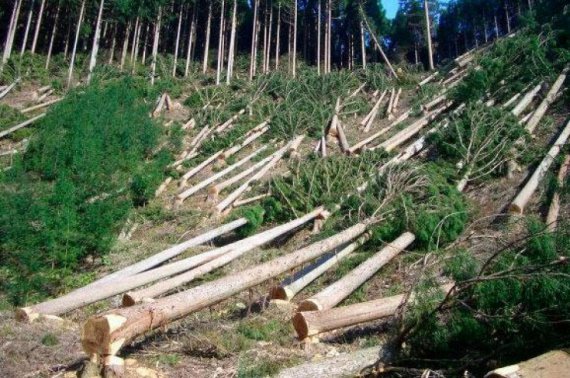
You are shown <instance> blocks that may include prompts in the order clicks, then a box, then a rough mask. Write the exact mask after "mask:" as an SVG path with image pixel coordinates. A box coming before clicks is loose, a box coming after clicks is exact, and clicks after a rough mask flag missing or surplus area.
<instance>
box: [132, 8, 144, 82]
mask: <svg viewBox="0 0 570 378" xmlns="http://www.w3.org/2000/svg"><path fill="white" fill-rule="evenodd" d="M141 25H142V22H141V21H140V18H139V17H138V16H137V18H136V19H135V28H134V31H133V41H132V43H131V72H134V68H135V67H134V64H135V50H136V48H137V40H138V37H139V33H140V30H141V29H140V27H141Z"/></svg>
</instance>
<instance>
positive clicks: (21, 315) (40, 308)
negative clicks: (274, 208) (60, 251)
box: [16, 218, 248, 321]
mask: <svg viewBox="0 0 570 378" xmlns="http://www.w3.org/2000/svg"><path fill="white" fill-rule="evenodd" d="M247 222H248V221H247V219H245V218H239V219H236V220H235V221H233V222H230V223H227V224H225V225H222V226H220V227H218V228H215V229H213V230H210V231H208V232H205V233H203V234H201V235H198V236H196V237H193V238H192V239H189V240H187V241H185V242H182V243H180V244H176V245H174V246H172V247H170V248H168V249H165V250H164V251H162V252H159V253H157V254H155V255H152V256H150V257H148V258H146V259H144V260H141V261H139V262H138V263H135V264H133V265H129V266H127V267H125V268H123V269H120V270H118V271H116V272H114V273H111V274H109V275H107V276H105V277H103V278H101V279H99V280H97V281H95V282H92V283H90V284H89V285H87V286H84V287H82V288H79V289H76V290H74V291H72V292H70V293H68V294H66V295H64V296H61V297H59V298H55V299H52V300H48V301H46V302H43V303H39V304H37V305H34V306H30V307H24V308H21V309H19V310H18V311H17V313H16V317H17V318H18V319H19V320H25V321H33V320H34V319H36V318H38V317H39V316H40V315H60V314H63V313H66V312H68V311H71V310H74V309H76V308H79V307H82V306H84V305H86V304H89V303H93V302H95V301H97V300H99V299H104V298H106V297H105V296H103V297H101V295H100V294H98V295H99V298H94V297H93V295H92V293H94V292H95V293H99V292H100V291H101V289H100V288H102V287H105V286H113V282H116V281H122V280H123V279H125V278H127V277H132V276H135V275H137V274H139V273H141V272H145V271H147V270H149V269H152V268H154V267H155V266H158V265H160V264H162V263H163V262H165V261H167V260H170V259H172V258H174V257H176V256H178V255H180V254H181V253H183V252H185V251H186V250H188V249H189V248H192V247H195V246H198V245H200V244H204V243H206V242H208V241H210V240H213V239H215V238H217V237H218V236H220V235H224V234H226V233H228V232H231V231H233V230H235V229H237V228H239V227H241V226H243V225H245V224H246V223H247ZM206 253H208V252H206ZM203 255H204V254H201V255H196V256H193V257H191V258H189V259H193V261H196V260H200V258H199V256H203ZM202 260H203V259H202ZM202 260H201V261H202ZM206 261H207V260H206ZM127 290H129V289H126V290H124V291H127ZM120 293H121V291H119V292H116V293H115V294H120ZM115 294H111V295H115ZM105 295H106V294H105Z"/></svg>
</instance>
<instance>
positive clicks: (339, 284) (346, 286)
mask: <svg viewBox="0 0 570 378" xmlns="http://www.w3.org/2000/svg"><path fill="white" fill-rule="evenodd" d="M415 239H416V237H415V235H414V234H412V233H411V232H404V233H403V234H402V235H400V236H399V237H398V238H396V239H395V240H394V241H393V242H391V243H389V244H388V245H387V246H386V247H384V248H382V249H381V250H380V251H378V252H377V253H376V254H375V255H374V256H372V257H370V258H369V259H368V260H366V261H364V262H363V263H362V264H360V265H358V266H357V267H356V268H354V269H353V270H351V271H350V272H349V273H348V274H347V275H345V276H344V277H343V278H341V279H340V280H338V281H336V282H335V283H334V284H332V285H330V286H328V287H326V288H325V289H324V290H321V291H320V292H319V293H317V294H315V295H313V296H312V297H310V298H309V299H306V300H304V301H302V302H301V303H299V307H298V311H317V310H325V309H329V308H333V307H334V306H336V305H337V304H339V303H340V302H342V301H343V300H344V299H345V298H346V297H348V296H349V295H350V294H351V293H352V292H353V291H354V290H356V289H358V288H359V287H360V286H361V285H362V284H364V283H365V282H366V281H368V280H369V279H370V278H371V277H372V276H373V275H374V274H376V272H378V270H380V268H382V267H383V266H384V265H386V264H387V263H388V262H390V260H392V259H393V258H394V257H395V256H397V255H398V254H399V253H400V252H401V251H402V250H404V249H405V248H406V247H408V246H409V245H410V244H412V242H413V241H414V240H415Z"/></svg>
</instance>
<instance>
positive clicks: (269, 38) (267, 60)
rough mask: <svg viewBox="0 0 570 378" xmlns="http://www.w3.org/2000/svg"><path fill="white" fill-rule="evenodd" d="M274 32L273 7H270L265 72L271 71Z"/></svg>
mask: <svg viewBox="0 0 570 378" xmlns="http://www.w3.org/2000/svg"><path fill="white" fill-rule="evenodd" d="M272 32H273V7H272V6H271V7H270V9H269V30H268V32H267V58H266V59H265V73H268V72H269V62H270V61H271V33H272Z"/></svg>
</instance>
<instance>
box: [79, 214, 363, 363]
mask: <svg viewBox="0 0 570 378" xmlns="http://www.w3.org/2000/svg"><path fill="white" fill-rule="evenodd" d="M366 227H367V225H366V224H363V223H358V224H356V225H355V226H352V227H351V228H349V229H347V230H345V231H343V232H340V233H338V234H336V235H334V236H332V237H329V238H327V239H325V240H322V241H320V242H317V243H314V244H311V245H309V246H307V247H305V248H301V249H300V250H297V251H296V252H293V253H289V254H287V255H285V256H281V257H278V258H276V259H273V260H271V261H268V262H266V263H263V264H260V265H257V266H254V267H252V268H249V269H246V270H243V271H241V272H238V273H234V274H230V275H228V276H225V277H222V278H220V279H217V280H214V281H211V282H207V283H205V284H203V285H200V286H198V287H194V288H191V289H188V290H186V291H183V292H181V293H178V294H174V295H170V296H167V297H164V298H161V299H158V300H157V301H155V302H152V303H149V304H142V305H138V306H133V307H128V308H123V309H118V310H114V311H112V312H109V313H106V314H102V315H97V316H93V317H91V318H90V319H88V320H87V322H86V323H85V324H84V325H83V327H82V332H81V343H82V345H83V349H84V350H85V351H86V352H87V354H88V355H93V354H97V355H115V354H117V352H118V351H119V350H120V349H121V348H122V347H123V346H124V345H125V344H127V343H129V342H131V341H132V340H133V339H134V338H136V337H138V336H140V335H143V334H144V333H146V332H148V331H149V330H151V329H155V328H157V327H160V326H162V325H165V324H168V323H171V322H172V321H174V320H176V319H179V318H181V317H184V316H186V315H188V314H190V313H193V312H195V311H198V310H200V309H203V308H205V307H207V306H211V305H213V304H215V303H218V302H221V301H223V300H225V299H227V298H229V297H231V296H232V295H234V294H237V293H239V292H241V291H243V290H246V289H248V288H250V287H252V286H255V285H258V284H260V283H262V282H264V281H266V280H268V279H270V278H273V277H276V276H278V275H280V274H282V273H285V272H287V271H288V270H290V269H292V268H294V267H296V266H299V265H301V264H303V263H305V262H307V261H310V260H313V259H315V258H317V257H319V256H321V255H323V254H324V253H326V252H327V251H330V250H331V249H333V248H335V247H336V246H338V245H341V244H343V243H346V242H348V241H350V240H352V239H354V238H356V237H358V236H359V235H361V234H362V233H363V232H364V231H365V230H366Z"/></svg>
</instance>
